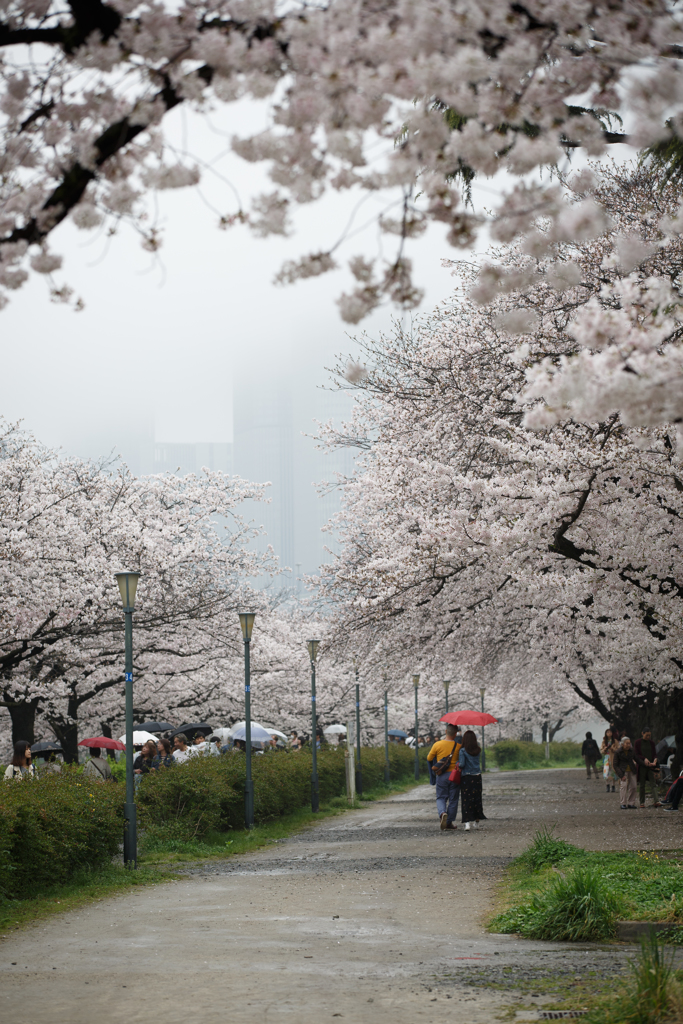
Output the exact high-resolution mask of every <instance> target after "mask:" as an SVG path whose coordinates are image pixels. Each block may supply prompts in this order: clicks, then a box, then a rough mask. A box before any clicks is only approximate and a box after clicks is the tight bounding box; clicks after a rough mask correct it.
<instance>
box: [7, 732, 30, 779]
mask: <svg viewBox="0 0 683 1024" xmlns="http://www.w3.org/2000/svg"><path fill="white" fill-rule="evenodd" d="M35 774H36V770H35V768H34V766H33V762H32V760H31V744H30V743H29V742H28V740H17V742H16V743H15V744H14V751H13V754H12V760H11V761H10V763H9V764H8V765H7V768H5V780H6V781H7V782H10V781H11V780H12V779H14V780H15V781H16V782H21V781H22V780H23V779H32V778H34V777H35Z"/></svg>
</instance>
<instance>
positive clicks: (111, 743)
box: [78, 736, 126, 750]
mask: <svg viewBox="0 0 683 1024" xmlns="http://www.w3.org/2000/svg"><path fill="white" fill-rule="evenodd" d="M78 745H79V747H105V748H106V749H107V750H125V749H126V744H125V743H119V741H118V740H110V739H109V737H108V736H92V737H91V738H90V739H89V740H81V741H80V742H79V744H78Z"/></svg>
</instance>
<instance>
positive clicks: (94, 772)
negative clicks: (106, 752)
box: [83, 747, 111, 782]
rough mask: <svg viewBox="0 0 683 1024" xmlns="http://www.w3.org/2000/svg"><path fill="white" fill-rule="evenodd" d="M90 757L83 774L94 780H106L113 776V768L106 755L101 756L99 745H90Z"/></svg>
mask: <svg viewBox="0 0 683 1024" xmlns="http://www.w3.org/2000/svg"><path fill="white" fill-rule="evenodd" d="M88 752H89V754H90V757H89V758H88V760H87V761H86V762H85V764H84V765H83V774H84V775H87V776H88V778H90V779H92V780H93V782H105V781H107V780H108V779H110V778H111V768H110V767H109V762H108V761H107V759H106V757H100V754H101V750H100V748H99V747H88Z"/></svg>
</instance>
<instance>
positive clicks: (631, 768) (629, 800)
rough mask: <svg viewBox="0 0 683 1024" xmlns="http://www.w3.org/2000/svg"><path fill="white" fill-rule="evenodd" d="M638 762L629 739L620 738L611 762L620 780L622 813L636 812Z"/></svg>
mask: <svg viewBox="0 0 683 1024" xmlns="http://www.w3.org/2000/svg"><path fill="white" fill-rule="evenodd" d="M638 760H639V758H638V757H637V755H636V754H635V753H634V751H633V748H632V747H631V740H630V737H628V736H622V738H621V740H620V742H619V749H618V750H617V752H616V753H615V755H614V758H613V760H612V764H613V765H614V771H615V773H616V775H617V776H618V778H619V779H620V780H621V781H620V784H619V798H620V800H621V809H622V811H628V810H633V811H635V810H637V808H636V780H637V778H638Z"/></svg>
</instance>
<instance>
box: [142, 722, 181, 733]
mask: <svg viewBox="0 0 683 1024" xmlns="http://www.w3.org/2000/svg"><path fill="white" fill-rule="evenodd" d="M133 728H134V729H146V730H147V732H170V731H171V729H175V726H174V725H171V723H170V722H140V724H139V725H134V726H133Z"/></svg>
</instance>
